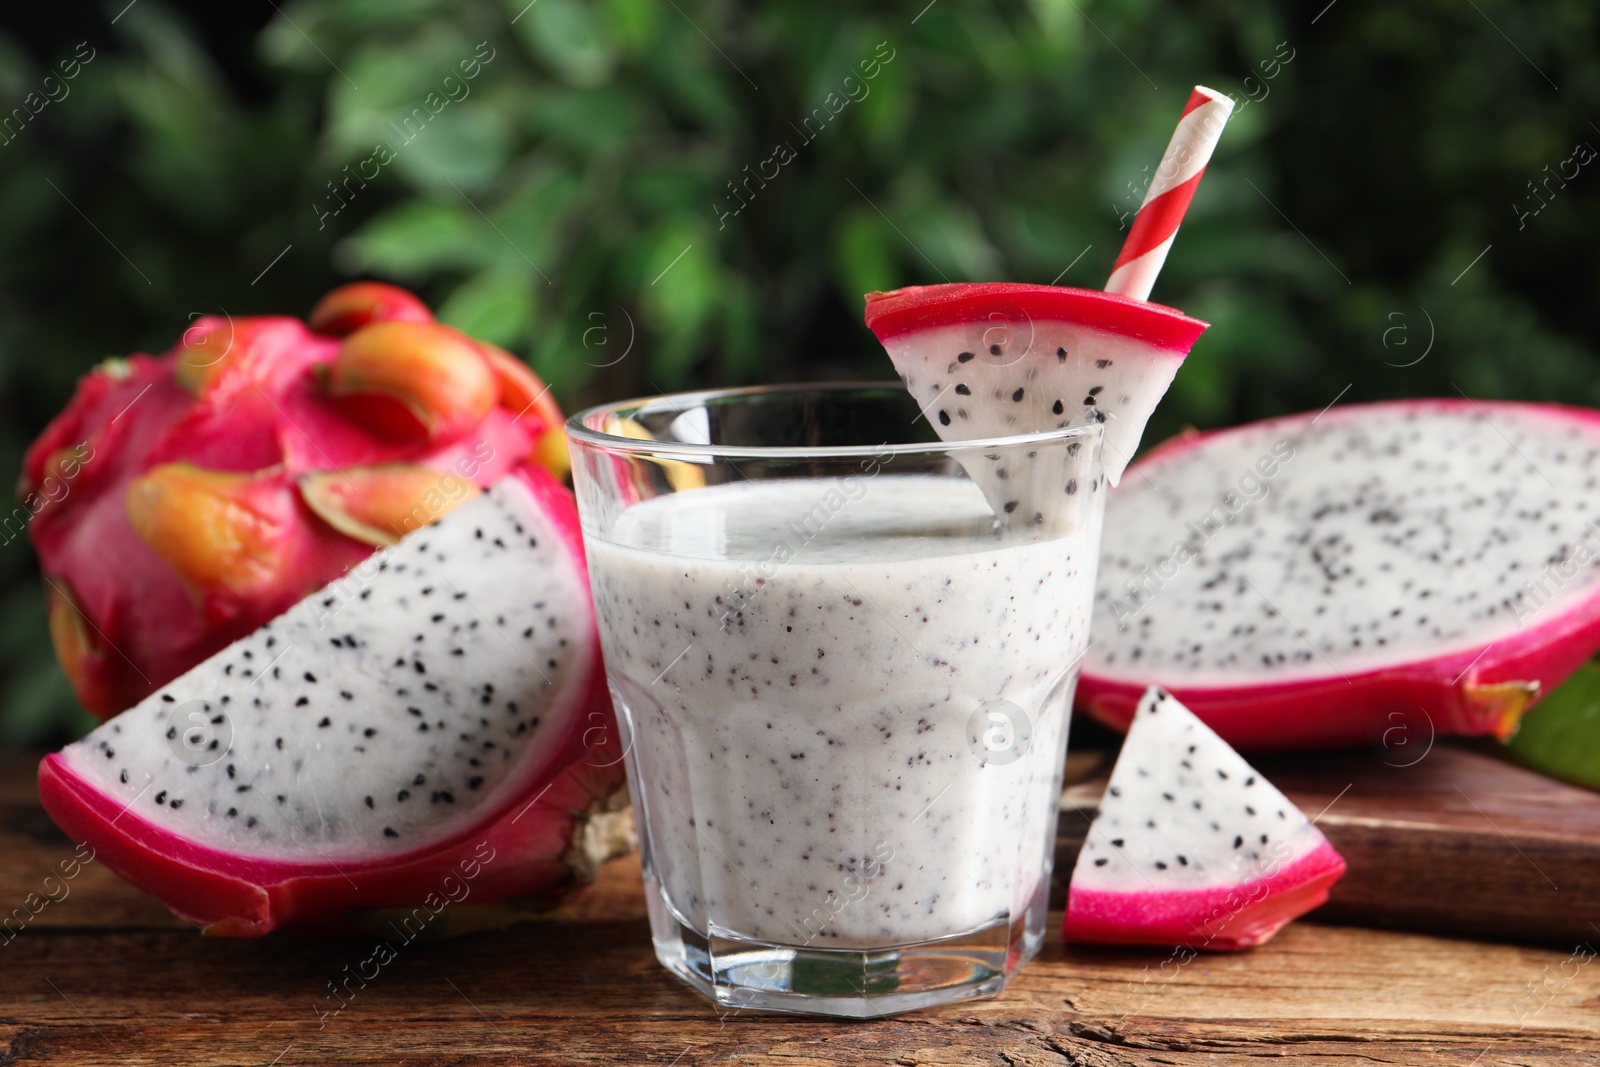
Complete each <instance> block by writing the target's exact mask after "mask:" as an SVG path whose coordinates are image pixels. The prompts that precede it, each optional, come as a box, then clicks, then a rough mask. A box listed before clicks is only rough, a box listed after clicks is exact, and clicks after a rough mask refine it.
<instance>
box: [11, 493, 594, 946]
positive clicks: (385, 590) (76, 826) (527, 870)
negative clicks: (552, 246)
mask: <svg viewBox="0 0 1600 1067" xmlns="http://www.w3.org/2000/svg"><path fill="white" fill-rule="evenodd" d="M576 523H577V519H576V514H575V510H574V509H573V506H572V502H571V499H570V497H568V496H567V495H566V493H565V491H564V490H563V489H562V488H561V487H560V486H559V485H557V484H556V483H555V482H554V481H553V480H552V479H551V478H550V477H549V476H548V475H546V474H545V473H544V472H542V471H539V470H535V469H531V468H524V469H523V470H521V471H520V472H519V473H518V474H516V475H514V476H512V477H510V478H508V479H505V480H503V481H502V482H500V483H498V484H497V485H496V486H495V487H494V488H493V489H491V490H490V491H489V492H488V493H487V494H485V495H483V496H480V497H478V498H477V499H475V500H472V501H469V502H468V503H465V504H463V505H461V506H460V507H459V508H458V509H457V510H455V511H453V512H451V513H450V514H448V515H446V516H445V517H443V518H442V519H439V520H438V521H437V522H435V523H434V524H432V525H430V526H427V527H424V528H423V529H421V530H419V531H417V532H416V533H413V534H412V535H410V536H409V537H407V538H406V539H405V540H403V541H401V542H400V543H399V544H398V545H396V546H395V547H393V548H389V549H385V550H383V551H382V552H380V553H378V554H376V555H374V556H372V557H370V558H369V559H368V560H366V561H364V562H363V563H361V564H359V565H357V567H356V568H354V569H353V570H352V571H351V572H349V573H348V574H347V575H346V576H345V577H344V578H342V579H340V580H339V581H336V582H334V583H333V584H332V585H329V586H328V587H326V588H325V589H323V590H322V591H320V592H318V593H316V594H314V595H313V596H311V597H309V598H307V599H306V600H304V601H302V602H300V603H299V604H298V605H296V606H295V607H293V608H292V609H290V610H289V611H288V612H287V613H285V614H284V615H281V616H279V617H278V618H276V619H274V620H272V621H271V622H269V623H267V624H265V625H263V626H262V627H261V628H260V629H258V630H256V631H255V632H254V633H252V634H250V635H248V636H246V637H245V638H243V639H241V640H239V641H237V642H235V643H234V644H232V645H230V646H228V647H227V648H225V649H224V650H223V651H221V652H219V653H217V654H216V655H214V656H212V657H211V658H210V659H208V660H206V661H205V662H203V663H201V664H200V665H199V666H197V667H195V668H194V669H193V670H191V671H190V672H188V673H187V674H184V675H183V676H181V677H180V678H178V679H176V680H175V681H173V682H171V683H170V684H168V685H166V686H163V687H162V688H161V689H160V690H158V691H157V692H156V693H154V694H152V695H151V696H150V697H147V698H146V699H144V700H143V701H141V702H140V703H139V704H137V705H135V706H134V707H133V708H130V709H129V710H128V711H126V712H123V713H122V714H121V715H118V716H116V717H115V718H113V719H111V720H110V721H108V722H106V723H105V724H103V725H102V726H100V727H99V728H98V729H96V730H95V731H94V732H93V733H91V734H89V735H88V736H87V737H85V738H84V739H82V740H81V741H78V742H77V743H75V744H73V745H70V746H68V747H67V748H66V749H64V750H63V751H62V752H60V753H58V754H57V755H55V756H51V757H49V758H47V759H46V761H45V762H44V764H43V765H42V766H41V768H40V783H41V795H42V798H43V800H44V803H45V806H46V808H47V809H48V810H49V811H50V813H51V815H52V816H53V817H54V818H55V819H56V821H57V822H58V823H59V824H60V825H61V826H62V827H63V828H64V829H66V830H67V832H68V833H69V834H72V835H73V836H74V837H75V838H81V839H87V840H89V841H90V842H91V843H92V844H94V845H95V846H96V849H97V851H98V852H99V853H100V854H101V855H102V856H104V857H105V858H106V861H107V863H108V865H110V866H111V867H112V868H113V869H115V870H117V871H118V872H119V873H121V874H123V875H124V877H127V878H128V879H129V880H130V881H133V882H134V883H135V884H137V885H139V886H140V887H141V888H145V889H147V890H149V891H150V892H153V893H155V894H157V895H159V896H161V897H162V898H163V899H164V900H165V901H166V902H167V903H168V904H169V906H171V907H172V908H173V910H174V911H176V912H178V913H179V914H180V915H183V916H185V917H187V918H190V919H193V920H194V921H197V922H200V923H202V924H206V925H207V926H208V927H212V928H215V931H216V932H221V933H235V934H240V933H242V934H255V933H261V932H264V931H265V930H266V929H270V928H272V927H273V926H274V925H278V924H281V923H282V922H284V921H287V920H289V919H292V918H295V917H304V915H305V914H307V913H309V914H310V915H311V916H312V917H316V916H317V915H319V914H325V913H330V912H337V911H338V909H339V907H341V906H349V905H356V906H364V907H371V906H383V905H390V904H404V903H411V902H413V899H412V898H417V899H420V897H421V893H422V891H423V890H426V889H428V888H437V878H436V872H435V874H434V875H430V874H429V873H428V872H429V871H430V870H431V869H432V867H431V866H430V863H429V862H428V856H429V854H430V851H431V852H433V853H439V851H440V850H444V851H445V852H448V850H449V849H450V848H452V847H455V846H456V845H457V844H459V843H461V842H463V841H465V842H466V843H468V844H471V843H474V842H476V841H478V840H479V839H480V838H482V839H483V840H487V841H491V842H498V843H499V844H500V845H502V846H503V845H505V844H506V843H507V842H508V841H510V840H513V839H514V838H515V835H517V834H523V835H530V834H531V836H529V837H527V838H526V839H525V840H522V842H521V844H522V847H523V848H525V849H528V851H527V852H526V853H525V854H518V855H516V856H513V855H511V854H510V853H511V851H512V850H511V849H510V848H502V851H503V852H506V853H507V856H506V858H504V859H502V860H501V861H500V867H499V869H498V870H496V871H495V872H494V873H495V877H494V878H489V879H485V880H484V881H483V882H481V883H479V885H478V886H477V888H478V889H480V890H482V894H483V895H487V896H488V897H489V898H490V899H494V896H495V893H496V892H497V891H499V892H501V893H502V894H505V893H513V892H516V891H519V890H520V891H522V892H531V891H534V890H538V889H543V888H548V884H545V883H559V882H563V881H564V880H568V876H569V875H570V873H571V872H570V871H567V870H566V869H565V868H562V869H561V870H560V871H556V870H555V869H554V868H555V867H556V865H557V864H556V861H557V857H558V856H560V855H561V854H562V852H563V850H564V849H565V848H566V847H567V844H568V842H567V840H566V839H565V837H564V836H563V835H564V834H569V833H570V831H571V826H570V825H569V824H570V821H571V819H570V813H562V815H561V818H560V819H552V817H551V815H550V813H549V812H543V813H537V814H536V815H534V816H532V817H529V818H528V819H527V820H526V822H524V823H523V825H522V826H521V827H515V825H514V824H515V823H516V821H517V819H518V818H519V817H520V812H519V811H518V810H517V809H522V811H526V808H527V807H528V806H531V802H532V801H533V800H537V799H539V796H542V795H543V791H542V790H541V788H540V787H541V785H545V786H548V785H549V784H551V783H552V782H553V781H554V779H556V778H557V777H558V776H560V775H561V774H562V773H563V772H564V771H568V770H572V769H574V768H576V770H577V771H579V772H580V773H578V774H577V775H576V779H575V784H576V785H577V787H578V788H577V795H578V796H579V797H580V798H581V799H579V800H578V801H577V802H576V803H572V801H573V796H572V795H569V790H568V789H567V788H565V787H563V788H562V789H558V790H557V791H556V792H557V794H558V796H557V799H556V807H561V806H562V805H564V804H566V805H570V806H571V807H572V808H575V809H577V810H580V811H581V810H582V809H583V808H584V806H585V803H586V802H587V801H588V799H589V798H590V795H591V794H593V793H594V792H596V791H598V792H599V793H600V794H606V793H610V792H613V791H615V790H616V789H618V787H619V786H620V777H621V773H620V769H619V768H618V767H617V766H615V764H616V763H617V761H616V760H615V759H611V760H606V761H602V760H598V759H596V760H592V761H588V762H585V761H583V760H582V759H580V758H579V757H580V756H581V755H582V751H581V749H582V742H587V741H590V740H592V738H590V737H589V736H588V733H589V729H590V728H591V727H593V726H594V725H595V723H594V722H590V721H588V720H592V719H597V718H600V717H605V718H609V708H608V707H607V706H606V704H605V698H604V695H603V693H604V690H603V681H602V680H601V673H600V670H599V652H598V647H597V642H596V638H595V634H594V620H593V615H592V610H591V609H590V607H589V601H588V595H587V579H586V573H585V569H584V567H583V563H582V556H581V546H580V544H579V543H578V541H577V531H576ZM590 709H594V710H593V711H592V712H591V713H590V714H588V715H586V714H585V712H588V711H590ZM580 736H581V737H582V741H581V742H580V740H579V739H580ZM601 779H605V781H601ZM569 784H572V783H569ZM585 790H588V792H586V791H585ZM535 793H538V794H539V795H538V796H536V795H535ZM555 822H560V823H561V825H560V826H559V827H556V826H554V825H553V823H555ZM546 829H548V830H551V831H552V833H551V836H552V841H550V842H545V843H543V844H542V845H539V846H538V847H542V848H545V849H546V851H545V852H544V853H542V854H540V855H539V856H538V857H537V863H534V862H533V861H534V851H535V845H534V843H533V841H532V838H533V837H537V836H538V835H539V834H540V833H541V832H543V831H544V830H546ZM469 835H470V836H469ZM556 838H559V840H556ZM418 857H422V862H420V863H415V862H412V861H415V860H417V859H418ZM408 863H410V864H411V867H410V868H409V869H410V870H411V871H412V874H411V875H409V876H408V875H407V873H406V872H407V870H408V868H407V864H408ZM539 863H542V864H544V866H545V867H546V868H549V870H545V871H544V872H543V873H540V872H539V871H535V870H533V867H534V866H538V864H539ZM519 864H521V865H522V866H521V868H520V869H519V867H518V865H519ZM529 864H532V866H529ZM433 866H436V865H433ZM419 872H420V873H419ZM429 877H433V878H434V882H433V883H432V884H431V885H430V884H429V882H428V879H429ZM309 883H315V884H314V885H313V886H312V888H313V889H314V890H315V891H314V892H311V891H307V889H306V886H307V884H309ZM346 883H348V885H347V884H346ZM346 889H348V890H349V892H348V893H347V892H346ZM502 899H503V896H502Z"/></svg>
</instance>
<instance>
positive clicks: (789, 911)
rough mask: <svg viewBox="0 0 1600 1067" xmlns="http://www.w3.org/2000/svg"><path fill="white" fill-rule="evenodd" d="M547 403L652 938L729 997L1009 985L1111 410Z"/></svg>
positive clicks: (816, 388)
mask: <svg viewBox="0 0 1600 1067" xmlns="http://www.w3.org/2000/svg"><path fill="white" fill-rule="evenodd" d="M568 429H569V434H570V438H571V443H572V453H573V460H574V468H573V477H574V482H575V485H576V489H577V496H578V505H579V509H580V512H581V514H582V519H583V537H584V543H585V546H586V549H587V553H588V560H589V571H590V579H591V583H592V586H593V591H594V601H595V608H596V612H597V615H598V618H599V624H600V636H601V643H602V647H603V650H604V654H605V661H606V669H607V675H608V678H609V682H610V687H611V694H612V697H613V699H614V701H615V703H616V707H617V712H618V718H619V722H620V728H621V730H622V733H623V743H624V747H625V749H626V752H627V756H626V759H627V769H628V777H629V784H630V787H631V791H632V796H633V807H634V814H635V816H636V819H637V823H638V828H639V836H640V847H641V851H642V858H643V864H644V877H645V883H646V893H647V896H648V899H649V907H650V920H651V932H652V936H653V939H654V942H655V948H656V954H657V956H658V957H659V958H660V960H661V962H662V963H663V964H664V965H665V966H666V967H667V968H668V969H669V970H671V971H672V972H673V973H675V974H677V975H678V976H679V977H681V978H683V979H684V980H685V981H687V982H688V983H689V984H690V985H692V986H694V987H695V988H696V989H698V990H700V991H701V992H703V993H705V994H706V995H708V996H710V997H712V998H713V999H714V1000H716V1001H717V1002H719V1003H720V1004H723V1005H727V1006H730V1007H737V1008H749V1009H776V1010H783V1011H799V1012H813V1013H818V1014H825V1015H837V1016H851V1017H871V1016H877V1015H883V1014H886V1013H889V1012H897V1011H906V1010H910V1009H914V1008H921V1007H926V1006H930V1005H935V1004H941V1003H946V1002H950V1001H956V1000H964V999H968V998H972V997H980V996H987V995H992V994H994V993H996V992H998V991H999V990H1000V989H1001V988H1002V987H1003V986H1004V985H1005V983H1006V982H1007V981H1008V980H1009V979H1010V978H1011V976H1012V975H1014V974H1015V973H1016V972H1017V970H1018V969H1019V968H1020V967H1021V966H1022V965H1023V964H1024V963H1025V962H1026V961H1027V960H1028V959H1029V958H1031V957H1032V956H1033V955H1034V954H1035V953H1036V952H1038V950H1039V947H1040V945H1041V943H1042V942H1043V938H1044V931H1045V911H1046V907H1047V904H1048V896H1049V886H1050V867H1051V859H1052V855H1053V851H1054V838H1055V826H1056V805H1057V798H1058V796H1059V793H1060V786H1061V772H1062V764H1063V760H1064V757H1065V749H1066V741H1067V721H1068V713H1069V709H1070V707H1071V704H1072V695H1073V687H1074V684H1075V682H1076V679H1077V666H1078V661H1079V659H1080V658H1081V656H1082V654H1083V652H1084V650H1085V648H1086V647H1087V644H1088V639H1089V614H1090V606H1091V601H1092V599H1093V594H1094V584H1095V567H1096V561H1097V559H1098V556H1099V548H1100V544H1099V541H1100V528H1101V515H1102V512H1103V505H1104V499H1105V495H1106V485H1105V478H1104V475H1103V472H1102V468H1101V435H1102V427H1101V426H1100V425H1098V424H1089V425H1080V426H1068V427H1063V428H1059V429H1050V430H1047V431H1044V432H1037V433H1029V434H1025V435H1020V436H1010V437H997V438H992V439H988V440H974V441H963V442H959V443H946V442H943V441H941V440H939V439H938V436H937V433H936V432H935V429H934V428H932V427H930V426H929V424H928V421H927V419H926V418H924V417H923V415H922V413H921V411H920V410H919V407H918V404H917V402H916V401H915V400H914V399H912V398H911V396H910V395H908V394H907V392H906V391H905V389H904V388H903V387H902V386H901V385H900V384H898V383H895V384H893V385H805V386H785V387H773V388H757V389H741V390H725V391H716V392H701V393H689V394H681V395H676V396H665V397H656V398H652V399H648V400H639V401H631V402H627V403H621V404H615V405H610V406H606V407H601V408H594V409H592V410H590V411H586V412H584V413H582V414H580V415H578V416H576V417H574V418H573V419H572V420H571V422H570V423H569V424H568Z"/></svg>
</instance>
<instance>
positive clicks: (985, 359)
mask: <svg viewBox="0 0 1600 1067" xmlns="http://www.w3.org/2000/svg"><path fill="white" fill-rule="evenodd" d="M866 322H867V327H868V329H870V330H872V332H873V333H875V334H877V336H878V340H879V341H881V342H882V343H883V347H884V348H885V349H887V350H888V352H889V358H890V359H891V360H892V361H893V362H894V367H895V370H896V371H898V372H899V374H900V378H901V380H902V381H904V382H905V385H906V389H907V390H909V391H910V393H911V395H912V397H913V398H914V399H915V400H916V401H917V404H918V406H919V407H920V408H921V409H922V412H923V414H924V415H925V416H926V417H927V419H928V421H929V423H930V424H932V425H933V427H934V429H935V430H937V431H938V433H939V436H940V438H941V439H943V440H945V441H970V440H976V439H981V438H994V437H1009V436H1013V435H1016V434H1024V433H1034V432H1038V431H1040V430H1051V429H1057V428H1060V427H1064V426H1067V425H1070V424H1074V423H1082V422H1099V423H1102V424H1103V425H1104V426H1105V447H1104V467H1105V476H1106V478H1107V479H1109V480H1110V482H1111V484H1112V485H1116V484H1117V483H1118V481H1119V479H1120V478H1121V477H1122V471H1123V468H1124V467H1126V466H1127V465H1128V461H1129V460H1130V459H1132V458H1133V454H1134V452H1135V451H1136V450H1137V449H1138V447H1139V438H1140V435H1142V434H1143V433H1144V427H1145V423H1146V421H1148V420H1149V418H1150V413H1151V412H1152V411H1154V410H1155V406H1156V404H1157V402H1159V401H1160V399H1161V397H1162V396H1163V395H1164V394H1165V393H1166V391H1167V386H1169V385H1171V384H1172V379H1173V376H1174V375H1175V374H1177V373H1178V367H1179V365H1180V364H1181V363H1182V362H1183V358H1184V356H1186V355H1187V354H1188V352H1189V349H1190V347H1191V346H1192V345H1193V344H1194V342H1195V339H1196V338H1198V337H1199V336H1200V332H1201V331H1202V330H1204V329H1205V328H1206V324H1205V323H1203V322H1201V321H1199V320H1198V319H1191V318H1189V317H1188V316H1187V315H1184V314H1183V313H1181V312H1179V311H1176V310H1174V309H1172V308H1169V307H1163V306H1162V305H1160V304H1151V303H1147V302H1145V301H1141V300H1132V299H1129V298H1128V297H1125V296H1117V295H1114V294H1112V293H1104V292H1098V291H1095V290H1090V289H1068V288H1060V287H1057V286H1052V285H1024V284H1018V283H1011V282H987V283H983V284H953V285H923V286H912V287H910V288H907V289H896V290H894V291H893V292H889V293H868V294H867V310H866ZM967 469H968V473H969V474H970V475H971V476H972V478H973V480H974V481H975V482H977V483H978V485H979V487H980V488H982V489H983V490H984V493H985V495H986V497H987V498H988V500H989V502H990V503H991V504H992V505H994V506H995V510H996V512H997V513H999V512H1003V513H1005V514H1013V513H1015V514H1017V515H1021V516H1024V517H1026V516H1031V515H1035V514H1043V515H1048V514H1050V513H1051V511H1052V510H1054V509H1052V508H1048V507H1036V506H1032V502H1031V501H1029V500H1027V499H1025V497H1026V496H1027V495H1028V492H1029V490H1027V489H1019V488H1017V487H1018V486H1019V484H1020V485H1022V486H1027V485H1030V484H1032V482H1033V480H1030V479H1027V478H1022V479H1017V478H1012V477H1010V476H1009V475H1010V474H1011V473H1014V472H1008V471H1006V470H1005V469H1004V468H1000V469H996V470H993V471H989V470H983V469H981V468H979V469H974V464H970V463H969V464H967ZM1062 488H1063V489H1065V490H1066V491H1067V492H1069V493H1070V492H1076V491H1078V490H1079V489H1085V490H1092V489H1095V488H1098V485H1094V486H1087V487H1081V486H1079V485H1077V484H1076V482H1072V483H1070V484H1067V485H1064V486H1063V487H1062ZM1058 491H1059V490H1057V489H1056V488H1055V487H1054V486H1052V487H1051V488H1050V492H1052V493H1055V492H1058Z"/></svg>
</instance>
